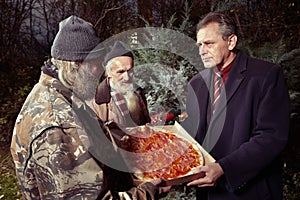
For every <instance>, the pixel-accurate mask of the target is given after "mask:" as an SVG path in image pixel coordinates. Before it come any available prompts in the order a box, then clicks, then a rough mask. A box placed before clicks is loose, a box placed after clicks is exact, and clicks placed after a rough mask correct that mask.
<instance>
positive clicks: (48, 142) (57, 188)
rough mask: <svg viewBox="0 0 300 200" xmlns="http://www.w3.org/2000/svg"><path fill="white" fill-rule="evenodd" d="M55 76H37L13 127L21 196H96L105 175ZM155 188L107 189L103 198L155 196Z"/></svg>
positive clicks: (69, 197) (39, 197)
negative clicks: (92, 154) (91, 153)
mask: <svg viewBox="0 0 300 200" xmlns="http://www.w3.org/2000/svg"><path fill="white" fill-rule="evenodd" d="M55 80H56V79H55V78H52V77H51V76H48V75H46V74H44V73H42V74H41V77H40V80H39V82H38V83H37V84H36V85H35V86H34V88H33V89H32V91H31V93H30V94H29V95H28V97H27V99H26V101H25V103H24V105H23V107H22V109H21V111H20V113H19V115H18V117H17V120H16V124H15V127H14V131H13V137H12V143H11V154H12V157H13V160H14V163H15V167H16V174H17V178H18V181H19V184H20V187H21V191H22V194H23V197H24V199H89V200H90V199H97V198H98V196H99V194H100V192H101V190H103V186H104V182H105V181H103V180H104V175H103V174H104V173H103V171H102V169H101V168H100V167H99V165H98V163H97V162H96V161H95V160H94V158H92V156H91V155H90V154H89V152H88V151H87V146H86V144H87V143H88V137H87V135H86V134H85V131H84V129H83V128H82V127H81V126H80V124H78V123H77V122H76V120H75V118H76V114H75V113H74V111H73V110H72V106H71V105H70V103H69V102H68V101H67V100H66V99H65V97H64V96H63V95H62V94H61V93H59V92H57V90H56V89H55V88H53V87H52V83H53V82H54V81H55ZM56 81H57V80H56ZM156 192H157V187H155V186H154V185H153V184H151V183H143V184H141V185H138V186H136V187H135V186H133V187H131V188H129V190H127V191H122V192H119V191H107V192H105V194H104V195H102V197H103V198H104V199H113V198H115V197H116V198H117V199H154V198H155V194H156ZM98 199H99V198H98Z"/></svg>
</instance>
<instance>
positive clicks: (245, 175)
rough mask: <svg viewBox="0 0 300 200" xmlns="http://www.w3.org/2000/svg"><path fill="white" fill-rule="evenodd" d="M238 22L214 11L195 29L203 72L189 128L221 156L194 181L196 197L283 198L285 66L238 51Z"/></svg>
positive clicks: (193, 84)
mask: <svg viewBox="0 0 300 200" xmlns="http://www.w3.org/2000/svg"><path fill="white" fill-rule="evenodd" d="M236 44H237V33H236V26H235V23H234V21H233V20H231V19H230V18H229V17H228V16H226V15H224V14H222V13H217V12H213V13H209V14H208V15H206V16H205V17H204V18H203V19H202V20H201V21H200V22H199V24H198V26H197V45H198V46H199V54H200V56H201V59H202V61H203V64H204V66H205V68H206V69H205V70H203V71H201V72H200V73H199V74H198V75H196V76H195V77H193V79H192V80H191V81H190V83H189V86H188V97H187V114H188V118H187V119H186V120H185V121H184V122H183V123H182V125H183V127H184V128H186V129H187V131H188V132H189V133H190V134H192V135H193V136H194V137H195V138H196V140H197V141H198V142H199V143H200V144H201V145H202V146H203V147H204V148H205V149H206V150H207V151H209V152H210V154H211V155H212V156H213V157H214V158H215V159H216V162H215V163H211V164H208V165H206V166H204V167H202V168H201V169H200V171H202V172H205V177H203V178H200V179H197V180H194V181H191V182H190V183H188V185H196V186H198V189H197V198H198V199H210V200H214V199H222V200H226V199H228V200H235V199H249V200H253V199H255V200H259V199H272V200H273V199H282V177H281V170H282V162H281V160H280V154H281V152H282V150H283V149H284V147H285V145H286V143H287V140H288V127H289V114H290V110H289V95H288V90H287V87H286V84H285V81H284V77H283V73H282V70H281V68H280V67H279V66H277V65H275V64H273V63H269V62H266V61H262V60H258V59H254V58H250V57H248V56H246V55H244V54H243V53H241V52H239V50H237V49H236Z"/></svg>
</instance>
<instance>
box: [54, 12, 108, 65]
mask: <svg viewBox="0 0 300 200" xmlns="http://www.w3.org/2000/svg"><path fill="white" fill-rule="evenodd" d="M99 43H100V38H99V37H98V36H97V35H96V31H95V30H94V28H93V26H92V24H91V23H89V22H87V21H85V20H83V19H81V18H79V17H77V16H73V15H72V16H70V17H68V18H66V19H64V20H63V21H61V22H60V23H59V31H58V33H57V34H56V36H55V39H54V41H53V45H52V47H51V56H52V57H53V58H55V59H59V60H67V61H83V60H85V59H95V58H97V57H100V56H101V55H102V54H103V53H104V52H103V49H101V48H97V45H98V44H99Z"/></svg>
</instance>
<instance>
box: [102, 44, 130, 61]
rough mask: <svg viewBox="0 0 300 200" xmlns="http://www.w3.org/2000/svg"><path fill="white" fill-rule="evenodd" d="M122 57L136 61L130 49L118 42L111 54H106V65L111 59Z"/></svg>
mask: <svg viewBox="0 0 300 200" xmlns="http://www.w3.org/2000/svg"><path fill="white" fill-rule="evenodd" d="M120 56H128V57H131V58H132V59H134V58H133V54H132V52H131V51H130V50H129V49H126V48H125V47H124V45H123V44H122V43H121V42H120V41H116V42H115V43H114V46H113V47H112V49H111V50H110V52H108V53H107V54H106V56H105V59H104V64H105V65H106V64H107V63H108V61H110V60H111V59H113V58H116V57H120Z"/></svg>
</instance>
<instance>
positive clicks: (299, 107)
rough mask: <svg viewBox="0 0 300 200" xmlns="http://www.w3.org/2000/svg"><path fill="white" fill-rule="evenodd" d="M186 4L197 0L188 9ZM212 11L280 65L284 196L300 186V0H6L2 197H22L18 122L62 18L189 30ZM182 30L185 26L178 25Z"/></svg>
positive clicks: (104, 31)
mask: <svg viewBox="0 0 300 200" xmlns="http://www.w3.org/2000/svg"><path fill="white" fill-rule="evenodd" d="M186 3H188V6H189V7H190V10H189V11H188V13H183V8H184V7H185V5H186ZM209 11H225V12H227V13H229V14H230V15H232V17H234V18H235V20H236V21H237V23H238V27H239V36H240V40H241V42H240V44H239V45H240V48H241V49H243V50H244V51H245V52H246V53H247V54H249V55H251V56H254V57H259V58H263V59H266V60H270V61H273V62H276V63H278V64H280V65H281V66H282V68H283V70H284V73H285V78H286V81H287V84H288V87H289V92H290V97H291V107H292V110H291V126H290V139H289V143H288V145H287V147H286V150H285V151H284V153H283V158H284V162H285V171H284V183H285V185H284V192H285V194H284V195H285V199H299V198H300V195H299V189H300V186H299V185H300V183H299V181H300V147H299V142H300V133H299V132H300V116H299V112H300V78H299V76H300V49H299V47H300V2H299V0H223V1H219V0H188V1H185V0H159V1H154V0H127V1H125V0H124V1H116V0H81V1H80V0H50V1H45V0H0V84H1V87H0V97H1V98H0V105H1V107H0V134H1V135H0V153H1V154H0V155H1V157H0V171H1V173H0V174H1V176H0V199H2V198H4V199H16V198H18V196H19V195H18V187H17V185H16V179H15V176H14V171H13V164H12V162H11V157H10V152H9V145H10V140H11V135H12V130H13V125H14V121H15V119H16V116H17V114H18V112H19V110H20V108H21V106H22V103H23V102H24V100H25V98H26V96H27V94H28V93H29V92H30V90H31V88H32V87H33V85H34V84H35V83H36V82H37V80H38V78H39V74H40V66H41V65H42V64H43V62H44V61H45V60H46V59H47V58H49V56H50V47H51V43H52V41H53V38H54V36H55V34H56V32H57V30H58V23H59V21H61V20H62V19H64V18H66V17H68V16H70V15H71V14H74V15H77V16H80V17H82V18H84V19H86V20H87V21H90V22H91V23H92V24H94V25H95V28H96V30H97V33H98V35H99V36H100V37H101V38H102V39H103V40H105V39H107V38H109V37H111V36H113V35H115V34H118V33H121V32H122V31H126V30H129V29H133V28H139V27H145V23H147V24H148V25H149V26H154V27H166V26H167V24H168V23H170V19H171V18H172V20H171V22H172V24H171V26H168V27H171V28H174V29H176V28H178V27H179V26H180V25H181V24H182V23H184V22H186V21H189V24H190V25H191V26H190V27H187V28H186V29H185V30H184V33H185V34H187V35H189V36H190V37H192V38H195V25H196V24H197V22H198V20H199V19H200V17H201V16H202V15H204V14H206V13H208V12H209ZM177 30H178V29H177Z"/></svg>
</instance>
